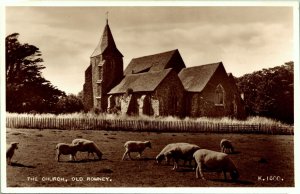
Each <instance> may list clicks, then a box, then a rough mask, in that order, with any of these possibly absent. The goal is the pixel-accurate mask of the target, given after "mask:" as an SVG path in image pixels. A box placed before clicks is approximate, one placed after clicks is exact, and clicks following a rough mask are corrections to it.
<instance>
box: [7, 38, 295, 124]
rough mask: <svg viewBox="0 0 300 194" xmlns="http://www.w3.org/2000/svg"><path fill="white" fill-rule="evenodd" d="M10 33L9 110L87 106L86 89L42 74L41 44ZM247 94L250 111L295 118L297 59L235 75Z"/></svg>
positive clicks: (65, 109)
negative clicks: (70, 90)
mask: <svg viewBox="0 0 300 194" xmlns="http://www.w3.org/2000/svg"><path fill="white" fill-rule="evenodd" d="M18 37H19V34H18V33H14V34H11V35H8V36H7V37H6V40H5V46H6V110H7V111H8V112H18V113H23V112H31V113H32V112H35V113H56V114H59V113H71V112H79V111H82V110H83V104H82V92H81V93H79V94H78V95H77V96H76V95H73V94H70V95H66V94H65V92H63V91H61V90H59V89H58V88H56V87H55V86H53V85H52V84H51V82H50V81H48V80H46V79H45V78H44V77H43V76H42V72H41V71H42V70H43V69H45V66H44V65H43V59H42V54H41V51H40V50H39V48H37V47H36V46H34V45H30V44H28V43H25V44H21V43H20V42H19V41H18ZM235 79H236V83H237V86H238V88H239V90H240V92H241V93H243V95H244V103H245V107H246V110H247V113H248V115H258V116H264V117H269V118H273V119H276V120H280V121H283V122H287V123H293V122H294V80H293V79H294V63H293V62H288V63H285V64H284V65H281V66H277V67H273V68H269V69H263V70H261V71H256V72H253V73H251V74H245V75H243V76H241V77H239V78H235Z"/></svg>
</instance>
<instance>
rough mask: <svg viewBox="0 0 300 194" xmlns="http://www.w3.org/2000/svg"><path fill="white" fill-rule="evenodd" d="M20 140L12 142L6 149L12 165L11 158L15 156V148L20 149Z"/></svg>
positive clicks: (8, 159)
mask: <svg viewBox="0 0 300 194" xmlns="http://www.w3.org/2000/svg"><path fill="white" fill-rule="evenodd" d="M18 144H19V143H18V142H12V143H11V144H10V146H9V147H8V149H7V151H6V162H7V164H8V165H11V158H12V157H13V155H14V153H15V150H16V149H18Z"/></svg>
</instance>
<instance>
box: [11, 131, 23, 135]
mask: <svg viewBox="0 0 300 194" xmlns="http://www.w3.org/2000/svg"><path fill="white" fill-rule="evenodd" d="M11 134H12V135H21V134H22V133H19V132H13V133H11Z"/></svg>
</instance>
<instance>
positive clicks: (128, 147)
mask: <svg viewBox="0 0 300 194" xmlns="http://www.w3.org/2000/svg"><path fill="white" fill-rule="evenodd" d="M124 147H125V153H124V155H123V157H122V160H124V159H125V157H126V155H128V156H129V158H130V159H131V160H132V158H131V156H130V153H131V152H138V153H139V156H138V157H139V158H141V156H142V152H143V151H144V150H145V149H146V147H149V148H151V142H150V141H144V142H143V141H127V142H126V143H125V144H124Z"/></svg>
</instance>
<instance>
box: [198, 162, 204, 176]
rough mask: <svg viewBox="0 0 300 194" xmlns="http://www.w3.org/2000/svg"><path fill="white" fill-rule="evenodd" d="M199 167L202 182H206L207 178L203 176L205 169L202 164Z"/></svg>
mask: <svg viewBox="0 0 300 194" xmlns="http://www.w3.org/2000/svg"><path fill="white" fill-rule="evenodd" d="M198 167H199V173H200V176H201V178H202V180H205V178H204V176H203V169H202V165H201V163H199V164H198Z"/></svg>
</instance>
